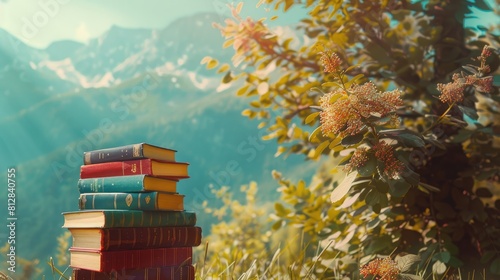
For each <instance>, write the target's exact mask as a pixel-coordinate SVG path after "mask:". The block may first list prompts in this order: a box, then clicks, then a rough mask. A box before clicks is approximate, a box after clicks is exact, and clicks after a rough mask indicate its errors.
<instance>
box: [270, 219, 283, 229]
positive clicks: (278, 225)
mask: <svg viewBox="0 0 500 280" xmlns="http://www.w3.org/2000/svg"><path fill="white" fill-rule="evenodd" d="M282 224H283V220H279V221H277V222H276V223H274V224H273V226H272V229H273V230H274V231H276V230H278V229H280V228H281V226H282Z"/></svg>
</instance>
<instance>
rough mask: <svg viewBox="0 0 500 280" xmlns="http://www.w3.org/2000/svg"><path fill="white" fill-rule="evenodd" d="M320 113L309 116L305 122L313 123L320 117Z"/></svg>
mask: <svg viewBox="0 0 500 280" xmlns="http://www.w3.org/2000/svg"><path fill="white" fill-rule="evenodd" d="M319 113H320V112H314V113H312V114H310V115H309V116H307V118H306V120H305V121H304V122H305V124H309V123H311V122H313V121H314V120H315V119H316V117H318V116H319Z"/></svg>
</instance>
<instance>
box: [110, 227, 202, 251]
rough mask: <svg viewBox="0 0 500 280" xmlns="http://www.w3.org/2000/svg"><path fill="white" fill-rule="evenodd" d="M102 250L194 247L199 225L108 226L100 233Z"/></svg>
mask: <svg viewBox="0 0 500 280" xmlns="http://www.w3.org/2000/svg"><path fill="white" fill-rule="evenodd" d="M101 244H102V248H101V250H103V251H110V250H123V249H146V248H163V247H196V246H198V245H200V244H201V228H200V227H148V228H110V229H103V230H102V234H101Z"/></svg>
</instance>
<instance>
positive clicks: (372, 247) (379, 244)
mask: <svg viewBox="0 0 500 280" xmlns="http://www.w3.org/2000/svg"><path fill="white" fill-rule="evenodd" d="M391 246H392V239H391V237H390V236H389V235H382V236H380V237H375V238H374V239H372V240H371V241H370V244H369V245H368V246H367V247H366V249H365V252H364V253H365V254H366V255H371V254H376V253H380V252H383V251H384V250H386V249H387V248H390V247H391Z"/></svg>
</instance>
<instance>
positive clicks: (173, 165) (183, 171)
mask: <svg viewBox="0 0 500 280" xmlns="http://www.w3.org/2000/svg"><path fill="white" fill-rule="evenodd" d="M188 166H189V164H188V163H185V162H163V161H157V160H152V159H140V160H126V161H114V162H106V163H96V164H90V165H82V166H81V167H80V178H81V179H86V178H98V177H111V176H125V175H138V174H144V175H151V176H158V177H167V178H175V179H183V178H188V177H189V176H188Z"/></svg>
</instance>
